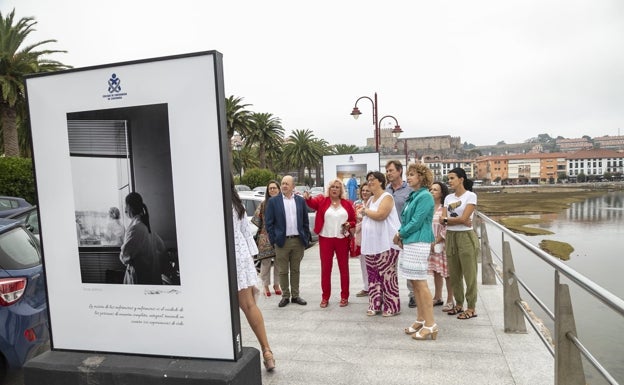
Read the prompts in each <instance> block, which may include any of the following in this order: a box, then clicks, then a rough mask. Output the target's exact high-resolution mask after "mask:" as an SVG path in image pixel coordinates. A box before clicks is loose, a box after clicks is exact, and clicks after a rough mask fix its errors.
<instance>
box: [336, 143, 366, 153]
mask: <svg viewBox="0 0 624 385" xmlns="http://www.w3.org/2000/svg"><path fill="white" fill-rule="evenodd" d="M334 149H335V152H336V154H337V155H343V154H357V153H358V152H360V148H359V147H358V146H356V145H354V144H337V145H335V146H334Z"/></svg>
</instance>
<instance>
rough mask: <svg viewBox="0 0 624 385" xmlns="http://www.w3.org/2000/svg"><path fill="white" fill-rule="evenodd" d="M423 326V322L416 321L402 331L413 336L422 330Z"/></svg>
mask: <svg viewBox="0 0 624 385" xmlns="http://www.w3.org/2000/svg"><path fill="white" fill-rule="evenodd" d="M423 326H425V321H424V320H423V321H419V320H416V321H414V323H413V324H411V325H410V326H409V327H407V328H405V329H403V331H404V332H405V334H414V333H416V332H417V331H419V330H420V329H422V327H423Z"/></svg>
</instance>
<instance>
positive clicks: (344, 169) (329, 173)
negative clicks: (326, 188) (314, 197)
mask: <svg viewBox="0 0 624 385" xmlns="http://www.w3.org/2000/svg"><path fill="white" fill-rule="evenodd" d="M369 171H379V153H377V152H367V153H357V154H340V155H325V156H323V177H324V178H325V180H326V181H329V180H331V179H333V178H338V179H340V180H342V182H343V183H344V184H345V185H347V182H348V181H349V179H350V178H351V177H354V178H355V180H356V181H357V185H358V186H360V185H361V184H362V183H364V182H366V174H368V172H369Z"/></svg>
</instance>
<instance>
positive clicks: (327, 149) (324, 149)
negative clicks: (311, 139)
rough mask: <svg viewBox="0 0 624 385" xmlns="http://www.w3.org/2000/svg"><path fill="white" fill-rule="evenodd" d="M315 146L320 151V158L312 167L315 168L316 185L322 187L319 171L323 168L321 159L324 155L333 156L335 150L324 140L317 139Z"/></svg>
mask: <svg viewBox="0 0 624 385" xmlns="http://www.w3.org/2000/svg"><path fill="white" fill-rule="evenodd" d="M316 144H317V145H318V146H319V147H320V149H321V157H320V159H319V160H318V161H317V162H316V165H315V166H314V167H315V168H316V185H317V186H322V185H323V180H322V179H321V169H322V168H323V157H324V156H325V155H335V154H336V149H335V147H334V146H332V145H330V144H329V143H328V142H327V141H326V140H325V139H317V140H316ZM308 170H309V169H308ZM310 177H311V176H310Z"/></svg>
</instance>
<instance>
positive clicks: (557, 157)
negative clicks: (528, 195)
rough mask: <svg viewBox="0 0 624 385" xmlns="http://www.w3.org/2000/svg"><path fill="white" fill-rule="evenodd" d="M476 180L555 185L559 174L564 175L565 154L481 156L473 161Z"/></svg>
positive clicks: (487, 182)
mask: <svg viewBox="0 0 624 385" xmlns="http://www.w3.org/2000/svg"><path fill="white" fill-rule="evenodd" d="M475 164H476V168H477V174H476V179H479V180H483V181H484V182H485V183H486V184H489V183H491V182H502V183H504V184H527V183H535V184H537V183H557V180H558V178H559V173H565V170H566V154H564V153H530V154H516V155H501V156H481V157H478V158H477V159H476V161H475Z"/></svg>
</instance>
